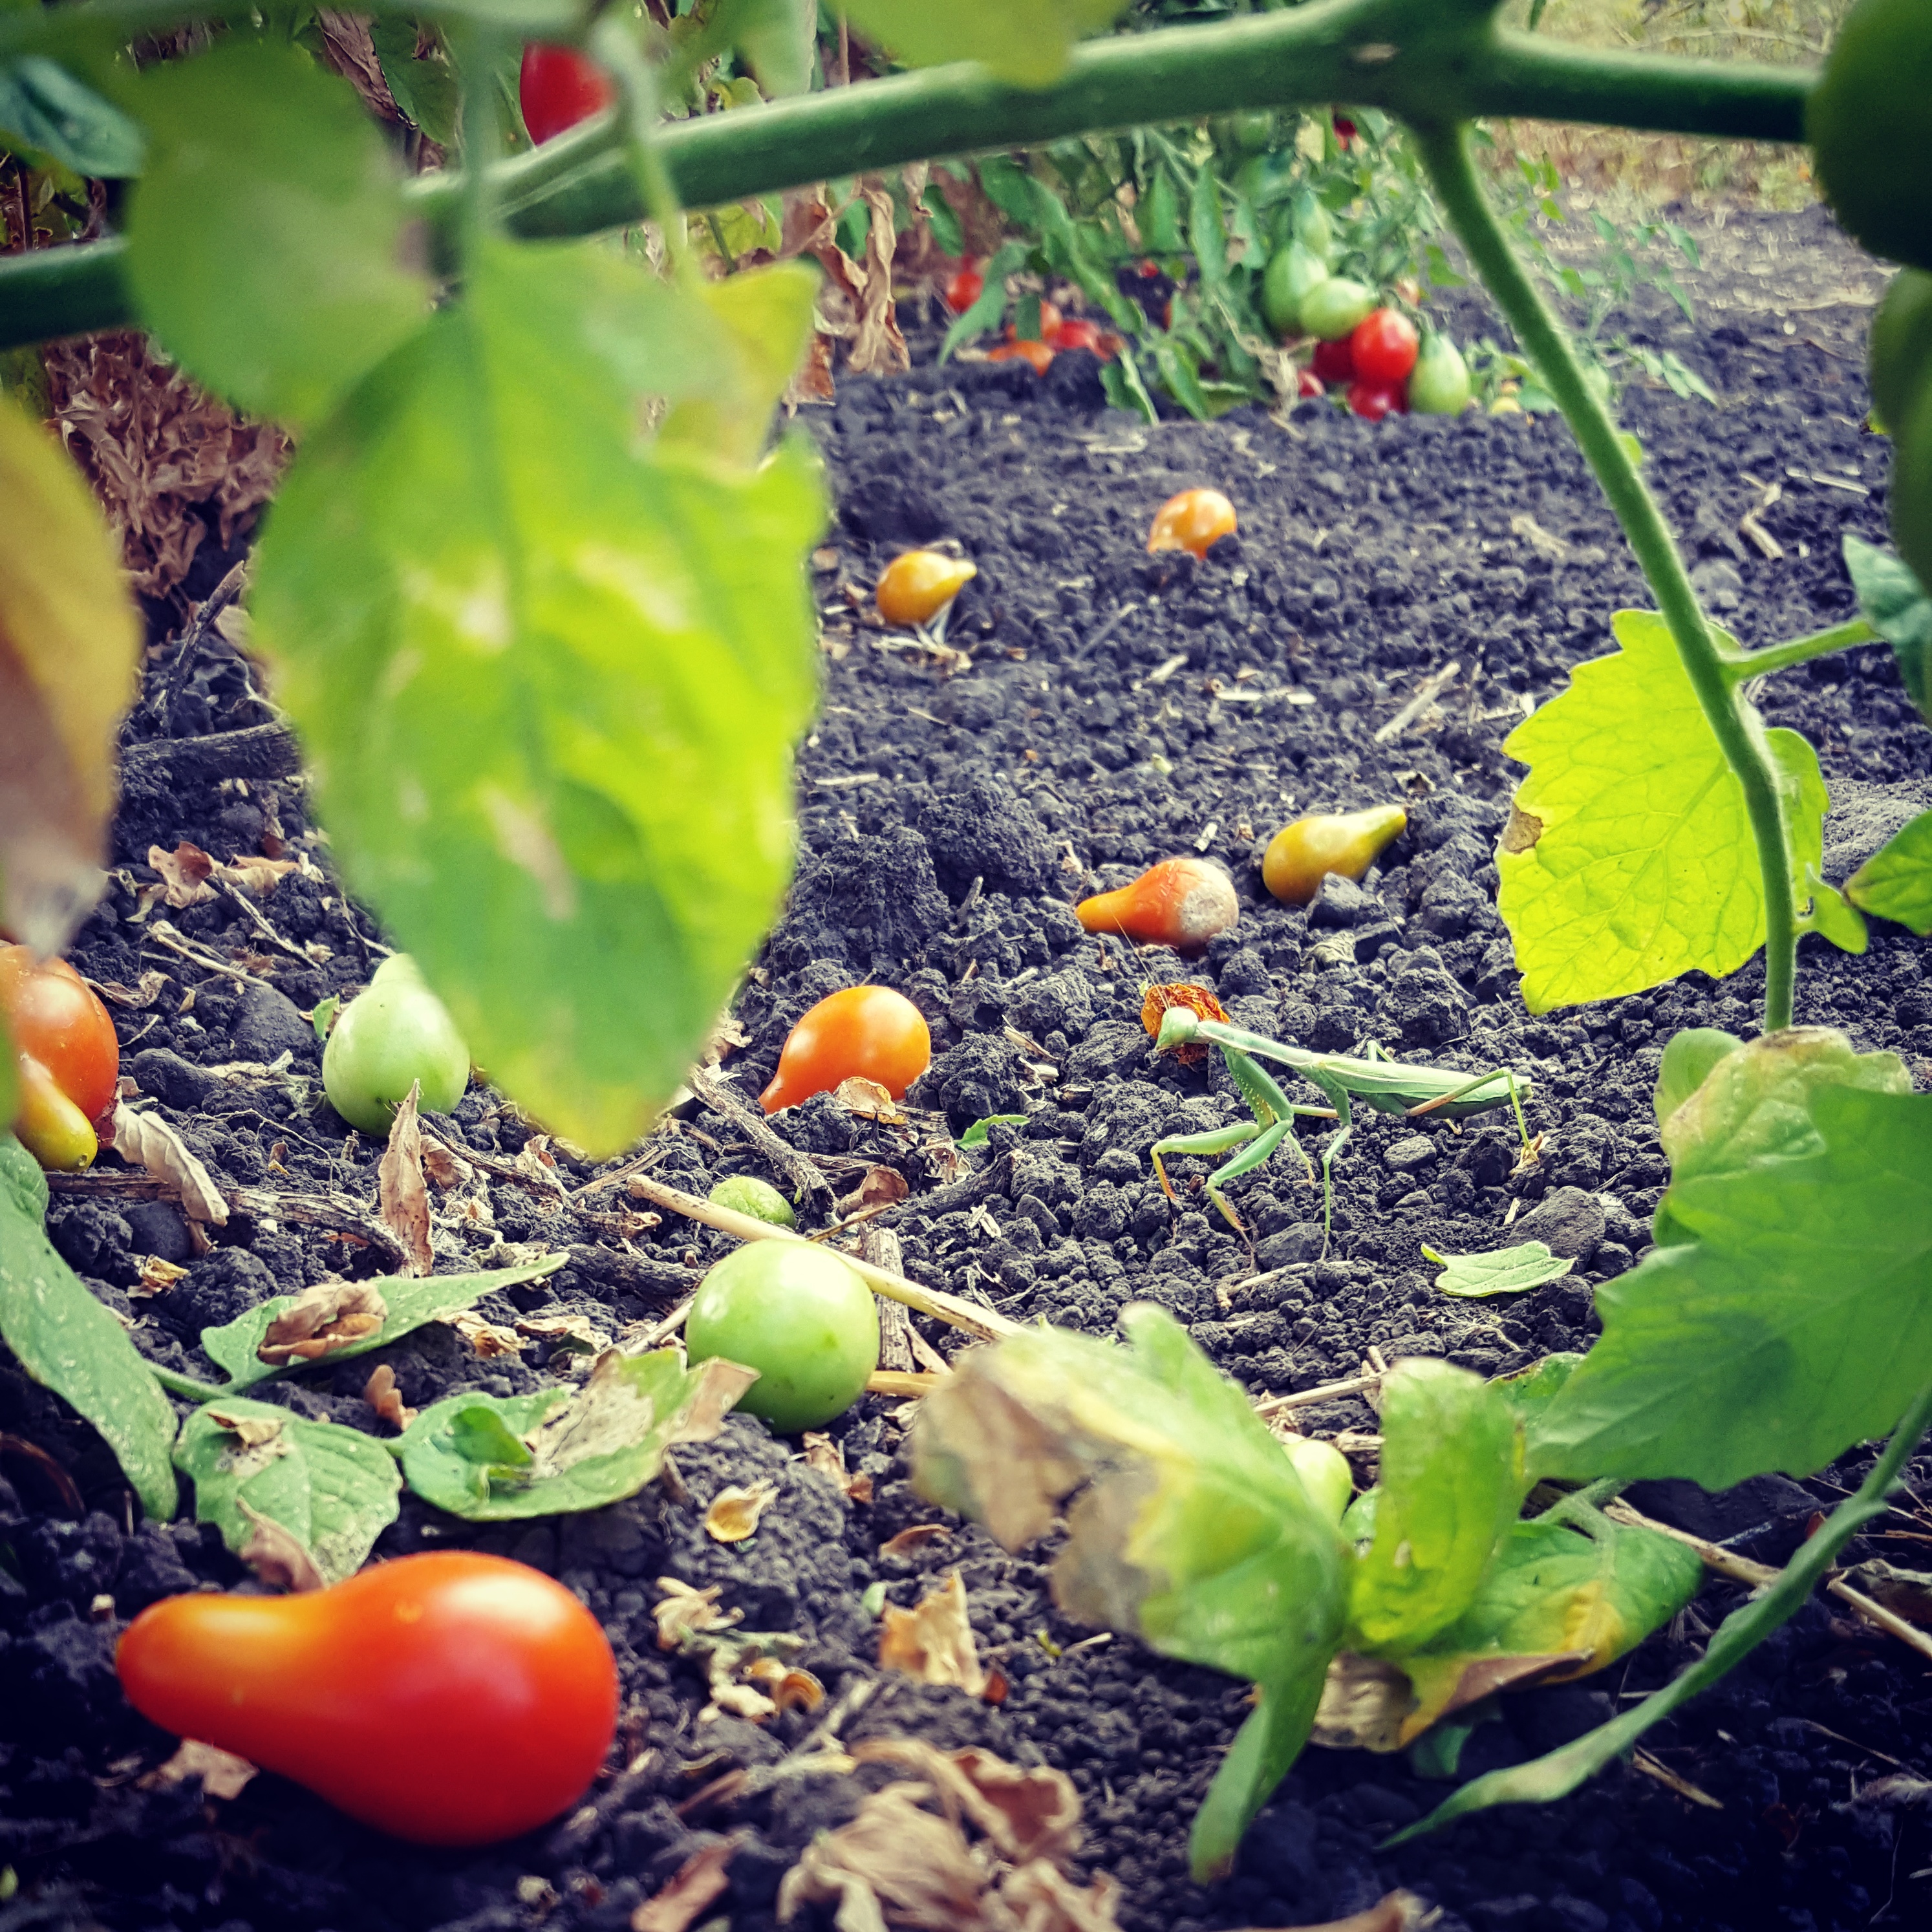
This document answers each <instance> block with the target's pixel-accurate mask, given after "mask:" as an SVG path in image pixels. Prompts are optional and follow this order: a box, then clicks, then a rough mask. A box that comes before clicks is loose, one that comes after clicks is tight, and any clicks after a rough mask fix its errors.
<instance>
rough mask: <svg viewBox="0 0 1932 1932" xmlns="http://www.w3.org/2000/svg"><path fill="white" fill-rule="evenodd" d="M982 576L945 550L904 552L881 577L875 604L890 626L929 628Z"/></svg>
mask: <svg viewBox="0 0 1932 1932" xmlns="http://www.w3.org/2000/svg"><path fill="white" fill-rule="evenodd" d="M979 574H980V571H979V566H978V565H977V564H971V563H968V562H967V561H966V560H965V559H964V558H963V557H957V556H947V554H946V553H945V552H944V550H902V551H901V552H900V553H899V554H898V556H895V557H894V558H893V559H892V562H890V563H889V564H887V565H886V567H885V568H884V569H883V570H882V571H880V573H879V580H878V583H877V584H876V585H875V586H874V588H873V592H872V597H873V601H874V602H875V603H876V604H877V605H878V607H879V615H880V616H881V617H883V618H884V619H885V620H886V622H887V623H889V624H902V625H906V626H907V627H908V628H910V627H911V626H913V625H919V624H929V623H931V622H932V620H933V619H934V618H935V617H936V616H938V614H939V613H940V612H941V611H942V610H944V609H945V608H946V607H947V605H948V604H950V603H951V602H952V601H953V598H956V597H957V596H958V595H959V593H960V592H961V591H962V590H963V589H965V587H966V586H967V585H968V584H969V583H971V582H972V580H973V579H974V577H977V576H978V575H979Z"/></svg>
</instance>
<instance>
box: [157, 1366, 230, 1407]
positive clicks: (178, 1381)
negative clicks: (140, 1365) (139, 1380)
mask: <svg viewBox="0 0 1932 1932" xmlns="http://www.w3.org/2000/svg"><path fill="white" fill-rule="evenodd" d="M146 1366H147V1370H148V1374H149V1375H151V1376H153V1377H154V1379H155V1381H156V1382H159V1383H160V1385H161V1386H162V1388H164V1389H166V1391H167V1392H168V1393H169V1394H170V1395H184V1396H186V1397H187V1398H188V1400H190V1402H214V1401H215V1400H217V1399H218V1398H219V1397H222V1396H224V1395H226V1394H227V1393H228V1391H227V1390H226V1389H225V1388H216V1387H215V1386H214V1384H213V1383H211V1382H197V1381H196V1380H195V1379H194V1377H193V1376H184V1375H180V1374H178V1373H176V1372H175V1370H172V1369H164V1368H163V1367H161V1366H160V1364H159V1363H158V1362H149V1363H148V1364H147V1365H146Z"/></svg>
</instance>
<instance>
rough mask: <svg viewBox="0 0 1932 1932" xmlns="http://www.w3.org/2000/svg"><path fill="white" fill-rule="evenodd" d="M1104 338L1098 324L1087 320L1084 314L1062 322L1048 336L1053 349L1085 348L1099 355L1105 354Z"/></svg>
mask: <svg viewBox="0 0 1932 1932" xmlns="http://www.w3.org/2000/svg"><path fill="white" fill-rule="evenodd" d="M1105 340H1106V338H1104V337H1103V335H1101V333H1100V324H1099V323H1094V322H1089V321H1088V320H1087V318H1086V317H1085V316H1084V315H1083V316H1075V317H1072V318H1071V319H1070V320H1067V321H1066V322H1063V323H1061V325H1060V326H1059V327H1058V329H1055V331H1054V332H1053V334H1052V336H1051V337H1050V338H1049V341H1050V343H1051V344H1052V347H1054V348H1055V349H1085V350H1091V352H1092V353H1093V354H1094V355H1096V356H1105V355H1106V348H1105V347H1104V346H1103V345H1104V343H1105Z"/></svg>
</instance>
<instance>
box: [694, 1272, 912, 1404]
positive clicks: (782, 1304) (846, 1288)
mask: <svg viewBox="0 0 1932 1932" xmlns="http://www.w3.org/2000/svg"><path fill="white" fill-rule="evenodd" d="M684 1340H685V1349H686V1350H687V1351H688V1355H689V1358H690V1360H691V1362H692V1364H697V1363H699V1362H703V1361H709V1360H710V1359H711V1358H712V1357H713V1356H714V1355H721V1356H722V1357H723V1358H724V1359H725V1360H726V1361H731V1362H736V1363H737V1364H739V1365H740V1366H741V1367H744V1368H747V1369H756V1370H757V1372H758V1379H757V1381H756V1382H754V1383H753V1384H752V1385H751V1387H750V1388H748V1389H747V1390H746V1391H745V1393H744V1394H742V1395H741V1396H740V1397H739V1398H738V1403H737V1406H738V1408H739V1409H740V1411H742V1412H743V1413H744V1414H745V1415H760V1416H763V1418H764V1419H765V1420H766V1421H767V1422H769V1424H771V1426H772V1428H773V1429H774V1430H776V1431H777V1432H778V1434H780V1435H781V1436H791V1435H795V1434H796V1433H797V1432H798V1431H799V1430H801V1429H818V1428H821V1427H823V1425H824V1424H826V1423H828V1422H829V1421H831V1420H832V1418H833V1417H835V1416H838V1415H844V1412H845V1411H846V1410H847V1409H850V1407H851V1406H852V1405H853V1403H855V1402H856V1401H857V1400H858V1399H859V1397H860V1396H861V1395H862V1394H864V1393H865V1379H866V1377H867V1376H869V1375H870V1374H871V1373H872V1371H873V1370H874V1369H875V1368H877V1367H878V1365H879V1311H878V1306H877V1304H876V1303H875V1302H874V1301H873V1299H872V1291H871V1289H869V1288H868V1287H867V1286H865V1283H864V1281H863V1280H862V1279H861V1278H860V1277H859V1275H858V1274H856V1273H855V1272H854V1271H853V1270H852V1269H851V1268H847V1266H846V1265H845V1264H844V1262H842V1261H841V1260H840V1259H839V1258H838V1256H836V1255H835V1254H832V1253H829V1252H828V1251H827V1250H825V1249H823V1248H820V1247H812V1246H811V1245H810V1244H808V1243H807V1242H804V1241H784V1240H782V1239H781V1240H775V1241H748V1242H746V1243H745V1245H744V1246H743V1247H742V1248H739V1250H736V1253H732V1254H728V1255H727V1256H725V1257H724V1259H723V1260H722V1261H721V1262H719V1263H718V1265H717V1266H716V1267H715V1268H713V1269H712V1271H711V1272H710V1273H709V1274H707V1275H706V1277H704V1279H703V1281H702V1282H701V1283H700V1284H699V1285H698V1290H697V1294H696V1295H694V1297H693V1298H692V1299H691V1313H690V1316H688V1319H686V1321H685V1325H684Z"/></svg>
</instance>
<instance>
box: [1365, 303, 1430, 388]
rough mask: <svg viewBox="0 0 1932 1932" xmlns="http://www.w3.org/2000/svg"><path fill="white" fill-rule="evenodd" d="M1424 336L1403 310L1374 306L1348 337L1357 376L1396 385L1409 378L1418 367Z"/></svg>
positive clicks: (1386, 384)
mask: <svg viewBox="0 0 1932 1932" xmlns="http://www.w3.org/2000/svg"><path fill="white" fill-rule="evenodd" d="M1420 342H1421V337H1420V336H1419V335H1418V334H1417V333H1416V328H1415V323H1412V322H1411V321H1410V320H1409V317H1407V316H1406V315H1404V314H1403V313H1402V312H1401V311H1400V310H1399V309H1393V308H1379V309H1372V310H1371V311H1370V312H1369V314H1367V315H1366V316H1364V317H1363V318H1362V320H1361V321H1360V322H1358V323H1357V324H1356V325H1355V330H1354V332H1353V333H1352V335H1350V336H1349V356H1350V359H1352V361H1353V362H1354V363H1355V374H1356V376H1357V377H1358V378H1359V379H1360V380H1362V381H1364V382H1365V383H1382V384H1383V385H1385V386H1393V385H1394V384H1396V383H1402V382H1406V380H1408V377H1409V371H1411V370H1412V369H1413V368H1415V351H1416V348H1417V345H1418V344H1419V343H1420Z"/></svg>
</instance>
